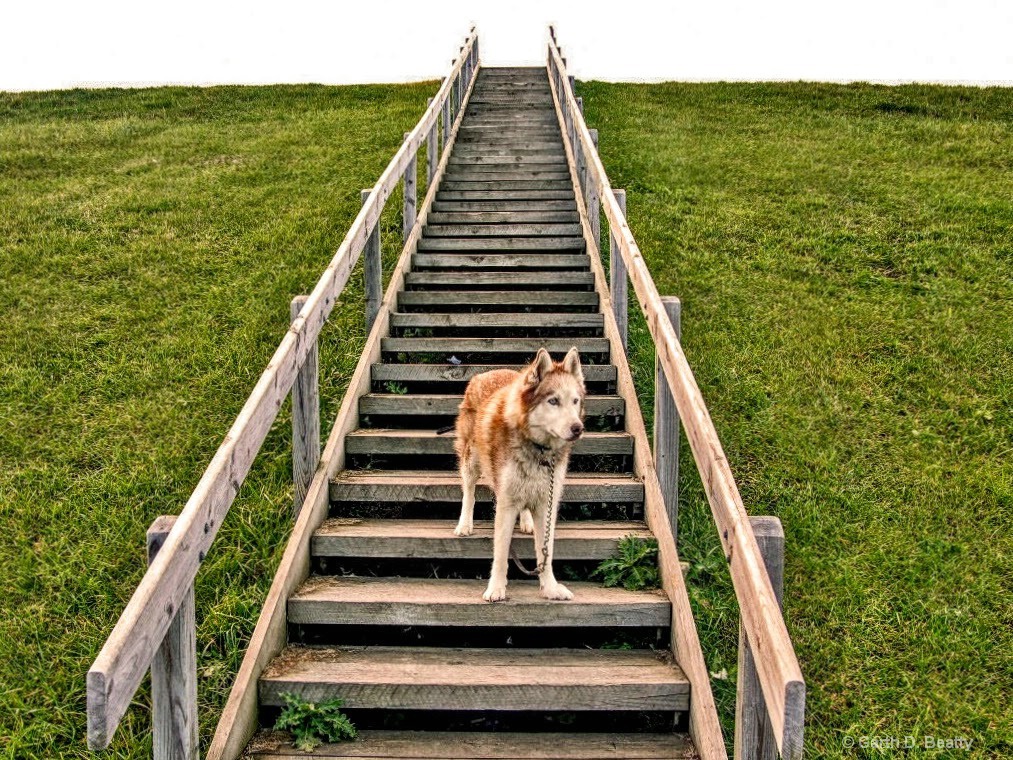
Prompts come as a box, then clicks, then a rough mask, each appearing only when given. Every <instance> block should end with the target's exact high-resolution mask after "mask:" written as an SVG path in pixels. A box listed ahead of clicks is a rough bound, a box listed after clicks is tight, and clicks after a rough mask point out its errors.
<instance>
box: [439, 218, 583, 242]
mask: <svg viewBox="0 0 1013 760" xmlns="http://www.w3.org/2000/svg"><path fill="white" fill-rule="evenodd" d="M422 234H423V236H424V237H452V238H461V237H511V236H517V237H520V236H525V237H529V236H554V237H566V236H569V237H577V236H578V235H580V224H545V223H542V224H535V223H527V224H517V223H515V224H509V223H503V224H435V223H433V222H432V220H430V223H429V224H427V225H426V229H425V231H424V232H423V233H422Z"/></svg>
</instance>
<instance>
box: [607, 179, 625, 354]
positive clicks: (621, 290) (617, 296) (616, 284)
mask: <svg viewBox="0 0 1013 760" xmlns="http://www.w3.org/2000/svg"><path fill="white" fill-rule="evenodd" d="M612 193H613V195H615V197H616V203H618V204H619V209H620V211H622V212H623V218H625V217H626V191H625V190H613V191H612ZM609 233H610V234H609V286H610V287H609V290H610V291H611V295H612V311H613V312H614V313H615V316H616V324H617V325H618V327H619V340H621V341H622V343H623V350H624V351H625V350H626V340H627V336H628V334H629V322H630V312H629V288H628V286H627V284H626V262H625V261H624V260H623V254H622V252H621V251H620V250H619V241H618V240H617V239H616V232H615V230H612V229H611V227H610V229H609Z"/></svg>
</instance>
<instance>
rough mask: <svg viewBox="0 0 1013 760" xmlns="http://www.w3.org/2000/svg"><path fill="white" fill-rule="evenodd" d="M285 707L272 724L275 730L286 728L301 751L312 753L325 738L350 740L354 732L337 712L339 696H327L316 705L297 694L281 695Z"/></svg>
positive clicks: (339, 706) (344, 717)
mask: <svg viewBox="0 0 1013 760" xmlns="http://www.w3.org/2000/svg"><path fill="white" fill-rule="evenodd" d="M281 698H282V700H283V701H284V702H285V707H284V708H283V709H282V711H281V715H279V716H278V720H277V722H276V723H275V724H274V728H275V730H276V731H289V732H291V734H292V736H293V737H294V739H295V746H296V747H297V748H298V749H300V750H302V751H303V752H312V751H313V750H315V749H316V748H317V747H319V746H320V745H321V744H323V743H324V742H325V741H328V742H340V741H346V740H351V739H354V738H355V737H356V736H357V734H358V732H357V731H356V730H355V726H353V725H352V721H350V720H349V719H348V716H347V715H345V714H344V713H343V712H341V705H342V704H344V703H343V702H342V701H341V700H340V699H329V700H327V701H326V702H321V703H320V704H316V703H314V702H310V701H308V700H306V699H303V698H302V697H300V696H298V695H297V694H290V693H287V692H286V693H285V694H282V695H281Z"/></svg>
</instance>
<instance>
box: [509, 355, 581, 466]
mask: <svg viewBox="0 0 1013 760" xmlns="http://www.w3.org/2000/svg"><path fill="white" fill-rule="evenodd" d="M523 377H524V392H523V394H522V401H523V404H524V411H525V413H526V417H527V426H528V434H529V435H530V436H531V437H532V439H534V440H535V441H536V442H538V443H540V444H542V445H545V446H561V445H563V444H566V443H572V442H573V441H576V440H577V439H578V438H580V436H581V435H583V433H584V396H585V395H586V393H587V391H585V389H584V373H583V371H582V370H581V368H580V354H579V353H578V352H577V349H576V348H571V349H570V352H569V353H568V354H567V355H566V358H564V359H563V361H561V362H554V361H552V357H551V356H549V352H548V351H546V350H545V349H544V348H540V349H538V354H537V356H535V360H534V361H533V362H532V363H531V366H529V367H528V368H527V369H525V370H524V373H523Z"/></svg>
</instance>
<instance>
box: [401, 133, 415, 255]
mask: <svg viewBox="0 0 1013 760" xmlns="http://www.w3.org/2000/svg"><path fill="white" fill-rule="evenodd" d="M408 135H409V133H408V132H405V134H404V137H405V139H406V140H407V139H408ZM418 181H419V166H418V157H417V153H412V154H411V158H410V160H409V161H408V166H406V167H405V171H404V178H403V180H402V191H403V196H404V207H403V209H402V214H401V234H402V237H403V239H404V241H405V242H406V243H407V242H408V236H409V235H411V234H412V227H414V226H415V217H416V209H417V207H418V204H419V191H418Z"/></svg>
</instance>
